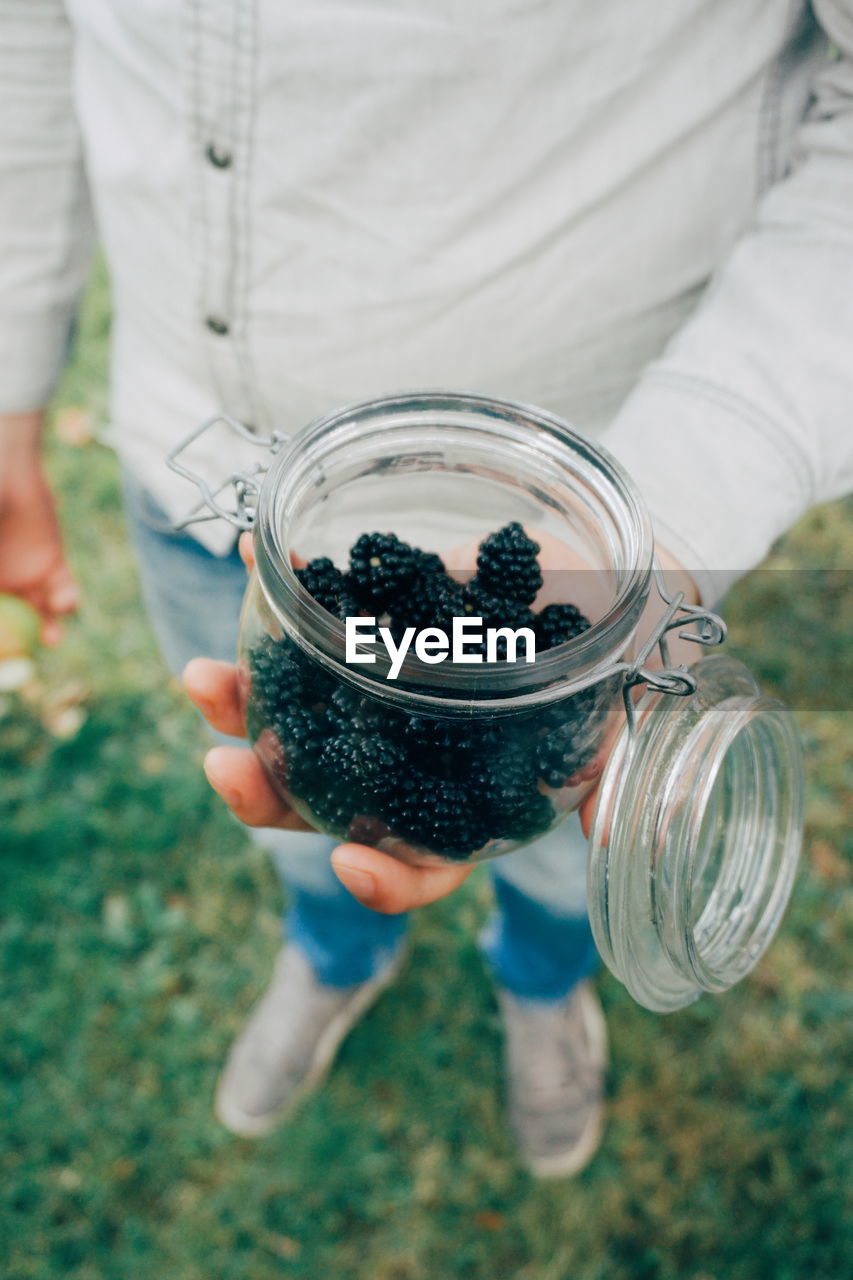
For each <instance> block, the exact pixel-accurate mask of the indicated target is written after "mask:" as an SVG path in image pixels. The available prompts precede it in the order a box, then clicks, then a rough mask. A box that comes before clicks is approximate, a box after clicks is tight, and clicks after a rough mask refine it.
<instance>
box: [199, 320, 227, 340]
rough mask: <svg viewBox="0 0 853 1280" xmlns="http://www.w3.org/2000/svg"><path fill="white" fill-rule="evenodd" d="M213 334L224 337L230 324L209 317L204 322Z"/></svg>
mask: <svg viewBox="0 0 853 1280" xmlns="http://www.w3.org/2000/svg"><path fill="white" fill-rule="evenodd" d="M204 323H205V324H206V325H207V327H208V329H209V330H210V332H211V333H218V334H220V336H224V335H225V334H226V333H227V332H228V324H227V323H226V321H225V320H220V319H219V317H218V316H208V317H207V319H206V320H205V322H204Z"/></svg>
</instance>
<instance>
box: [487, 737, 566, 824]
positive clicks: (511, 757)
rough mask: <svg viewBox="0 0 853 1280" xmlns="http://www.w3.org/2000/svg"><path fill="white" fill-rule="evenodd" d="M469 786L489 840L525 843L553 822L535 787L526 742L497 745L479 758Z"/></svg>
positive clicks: (545, 801) (532, 758) (545, 799)
mask: <svg viewBox="0 0 853 1280" xmlns="http://www.w3.org/2000/svg"><path fill="white" fill-rule="evenodd" d="M469 786H470V793H471V796H472V799H473V801H474V803H475V804H476V805H477V806H478V807H479V808H480V810H481V812H482V813H483V815H484V816H485V818H486V820H487V823H488V827H489V832H490V834H491V835H492V836H493V837H496V838H498V839H504V840H529V839H532V838H533V837H534V836H536V835H539V834H540V833H541V832H543V831H545V830H547V828H548V827H550V825H551V823H552V822H553V820H554V807H553V805H552V804H551V802H550V800H549V799H548V797H547V796H544V795H543V794H542V793H541V792H540V791H539V788H538V786H537V781H536V766H535V753H534V748H533V746H531V745H529V744H527V743H524V742H518V741H513V742H512V743H511V744H505V743H501V744H500V745H499V747H498V748H497V749H496V750H493V751H492V752H491V753H490V754H488V755H483V756H481V757H480V759H479V760H478V764H477V767H476V768H475V769H474V770H473V771H472V773H471V775H470V780H469Z"/></svg>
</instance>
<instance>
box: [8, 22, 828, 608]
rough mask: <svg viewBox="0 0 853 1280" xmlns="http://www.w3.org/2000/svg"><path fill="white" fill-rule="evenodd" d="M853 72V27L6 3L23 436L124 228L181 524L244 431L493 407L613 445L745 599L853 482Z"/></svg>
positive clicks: (11, 305)
mask: <svg viewBox="0 0 853 1280" xmlns="http://www.w3.org/2000/svg"><path fill="white" fill-rule="evenodd" d="M851 56H853V0H815V3H814V4H813V5H811V6H810V5H807V4H803V3H801V2H800V0H657V3H655V4H652V3H649V2H646V3H641V2H640V0H597V3H595V4H593V3H590V0H369V2H368V0H347V2H346V3H344V2H343V0H292V2H290V3H287V4H282V3H281V2H280V0H65V3H63V0H0V411H11V410H23V409H27V408H33V407H37V406H40V405H42V404H43V403H44V402H45V401H46V400H47V399H48V397H49V396H50V393H51V390H52V388H53V386H54V383H55V380H56V377H57V375H58V371H59V369H60V367H61V364H62V361H63V359H64V355H65V351H66V346H67V338H68V333H69V328H70V325H71V323H72V319H73V314H74V310H75V306H76V304H77V301H78V297H79V292H80V289H81V286H82V283H83V281H84V278H85V276H86V273H87V269H88V264H89V260H90V254H91V250H92V245H93V239H94V236H93V219H92V214H91V209H92V208H94V223H95V224H96V225H97V228H98V236H99V238H100V241H101V244H102V245H103V249H104V251H105V253H106V256H107V259H108V263H109V268H110V274H111V277H112V285H113V290H114V333H113V368H112V422H113V427H114V435H115V439H116V442H117V444H118V447H119V450H120V452H121V454H122V455H123V457H124V459H125V461H126V462H127V464H128V465H129V466H130V467H131V468H132V469H133V470H134V472H135V473H136V475H137V476H138V477H139V479H140V480H141V482H142V483H143V484H144V485H145V486H147V487H148V488H149V489H150V490H152V491H153V493H154V494H155V496H156V497H157V498H158V499H159V501H160V502H161V504H162V505H164V506H165V507H166V509H167V510H168V511H169V512H170V513H173V514H177V513H179V512H182V511H184V510H185V509H186V508H187V507H188V505H190V503H191V500H192V492H191V491H190V490H189V489H188V487H187V486H186V485H185V483H184V482H182V481H180V480H178V479H177V478H176V477H174V476H172V475H171V474H170V473H169V472H168V471H167V470H166V469H165V467H164V465H163V456H164V454H165V453H166V452H167V450H168V449H169V448H170V447H171V446H172V444H173V443H174V442H175V441H176V440H177V439H178V438H179V437H180V436H181V435H183V434H185V433H186V432H187V431H188V430H189V429H190V428H191V427H192V426H193V425H194V424H195V423H197V422H198V421H200V420H201V419H202V418H204V417H206V416H207V415H209V414H211V413H213V412H215V411H218V410H224V411H226V412H228V413H230V414H232V415H234V416H236V417H238V418H241V419H243V420H244V421H246V422H249V423H251V424H253V425H254V426H255V427H257V428H259V429H265V428H268V427H270V426H272V425H275V426H277V427H279V428H284V429H286V430H296V429H298V428H299V427H300V426H302V425H303V424H304V423H305V422H307V421H308V420H310V419H311V418H313V417H314V416H315V415H317V414H318V413H321V412H324V411H327V410H329V409H331V408H333V407H335V406H337V405H340V404H343V403H345V402H347V401H349V400H353V399H356V398H362V397H366V396H372V395H378V394H382V393H385V392H390V391H394V390H400V389H405V388H413V387H435V386H441V387H446V388H451V389H460V390H475V391H481V392H484V393H488V394H492V395H499V396H509V397H514V398H517V399H521V400H525V401H529V402H533V403H536V404H539V405H542V406H545V407H547V408H549V409H552V410H554V411H556V412H557V413H559V414H561V415H563V416H564V417H567V418H569V419H570V420H572V421H573V422H574V423H575V424H576V425H578V426H579V427H581V428H583V429H586V430H589V431H592V432H596V433H601V432H603V440H604V442H605V443H606V444H607V445H608V446H609V448H610V449H611V450H612V451H613V452H614V453H615V454H616V455H617V456H618V457H619V458H620V459H621V460H622V462H623V463H624V464H625V466H626V467H627V469H628V470H629V472H630V473H631V474H632V475H633V476H634V478H635V480H636V481H637V482H638V484H639V486H640V488H641V490H642V492H643V493H644V495H645V497H646V500H647V502H648V504H649V507H650V509H651V512H652V517H653V520H654V523H655V528H656V531H657V533H658V536H659V538H660V540H661V541H662V542H663V543H665V544H666V545H667V546H668V547H669V549H670V550H671V551H672V552H673V553H674V554H675V555H676V556H677V557H678V558H679V559H680V560H681V561H682V562H684V563H685V564H686V565H687V566H688V567H690V568H691V569H692V570H693V571H694V573H696V574H697V575H698V577H699V579H700V585H701V586H702V589H703V593H704V595H705V596H706V598H708V597H711V596H716V595H718V594H719V591H720V589H721V587H722V586H724V585H726V584H727V583H728V582H730V581H732V580H733V579H734V578H735V577H737V576H738V574H739V573H741V572H744V571H745V570H747V569H749V568H750V567H752V566H753V565H755V564H756V563H757V562H758V561H760V560H761V558H762V557H763V556H764V555H765V554H766V552H767V549H768V547H769V546H770V544H771V542H772V541H773V539H774V538H775V537H777V536H778V534H779V533H781V532H782V531H783V530H784V529H785V528H786V527H787V526H788V525H790V524H791V523H792V522H793V521H794V520H795V519H796V517H797V516H798V515H799V514H800V513H802V512H803V511H804V510H805V509H806V508H807V507H809V506H810V505H812V504H813V503H815V502H818V501H820V500H822V499H825V498H829V497H832V496H834V495H836V494H838V493H840V492H842V491H843V490H845V489H846V488H847V487H848V486H849V484H850V479H851V475H853V60H851ZM709 281H710V285H709ZM245 460H246V459H245V456H244V454H243V453H242V451H241V447H239V446H238V445H236V444H234V443H232V442H229V441H227V440H225V439H224V438H217V439H212V440H210V441H209V442H208V445H207V451H206V460H205V464H204V465H205V467H206V468H207V470H208V474H209V475H210V477H213V476H215V475H222V474H223V473H225V472H227V471H228V470H230V469H232V468H234V467H236V466H238V465H241V464H242V463H243V462H244V461H245ZM197 536H198V537H199V538H200V539H202V540H204V541H205V542H206V543H207V545H208V546H210V547H211V548H212V549H214V550H216V551H219V552H221V551H223V550H225V548H226V547H227V546H228V545H230V542H231V532H230V530H228V529H227V528H223V527H220V528H217V527H216V526H211V525H203V526H200V527H199V528H198V535H197ZM715 571H716V572H717V573H718V575H719V576H718V578H717V581H716V583H713V584H712V582H711V578H710V576H709V575H711V574H712V573H714V572H715Z"/></svg>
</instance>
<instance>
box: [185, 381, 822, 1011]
mask: <svg viewBox="0 0 853 1280" xmlns="http://www.w3.org/2000/svg"><path fill="white" fill-rule="evenodd" d="M233 425H234V427H235V429H237V430H238V431H240V433H241V434H242V435H244V436H245V435H246V432H245V429H242V428H240V427H239V426H238V424H233ZM201 429H203V428H201ZM201 429H200V430H201ZM194 434H195V435H197V434H198V433H194ZM193 438H194V437H191V438H190V440H192V439H193ZM265 443H266V444H270V445H271V446H272V448H273V450H277V455H276V456H275V458H274V460H273V461H272V463H271V464H270V466H269V469H268V470H267V471H266V474H265V475H264V476H263V479H261V475H260V474H259V473H258V472H259V470H260V471H261V473H262V469H258V468H256V469H254V470H253V471H250V472H247V473H244V474H243V475H241V476H240V477H237V478H236V482H235V494H236V498H237V511H236V513H232V516H231V518H234V520H235V523H238V524H240V525H241V527H253V530H254V550H255V569H254V571H253V573H252V575H251V578H250V582H249V587H248V590H247V594H246V600H245V604H244V608H243V616H242V620H241V630H240V642H239V658H238V661H239V669H240V672H241V688H242V692H243V700H244V709H245V715H246V723H247V729H248V733H249V737H250V740H251V741H252V744H253V746H254V749H255V751H256V752H257V754H258V755H259V757H260V759H261V761H262V763H263V765H264V768H265V770H266V772H267V774H268V775H269V777H270V779H271V781H272V783H273V785H274V787H275V788H276V789H277V790H278V791H279V793H280V794H281V796H282V797H283V798H284V799H285V800H286V801H287V803H288V804H290V805H291V806H292V807H293V808H294V809H295V810H297V811H298V812H299V813H300V814H301V815H302V816H303V817H304V818H305V819H306V820H307V821H308V822H309V823H311V824H312V825H313V826H315V827H317V828H318V829H320V830H322V831H325V832H328V833H329V834H330V835H333V836H335V837H337V838H339V839H341V840H345V839H347V840H357V841H360V842H363V843H367V844H370V845H373V846H374V847H377V848H379V849H382V850H384V851H386V852H388V853H391V854H393V855H394V856H396V857H398V858H400V859H401V860H403V861H406V862H409V863H411V864H415V865H427V866H429V865H443V864H446V863H448V862H454V863H458V862H466V863H474V862H480V861H483V860H484V859H488V858H492V857H496V856H499V855H501V854H504V853H507V852H509V851H510V850H513V849H517V848H519V847H522V846H523V845H525V844H528V843H530V842H531V841H533V840H535V839H536V838H537V837H539V836H540V835H542V834H544V833H545V832H546V831H548V830H550V829H551V828H552V827H554V826H555V825H557V824H558V823H559V822H561V821H562V820H563V819H564V818H565V817H566V816H567V815H568V814H569V813H571V812H572V811H573V810H575V809H576V808H577V807H578V806H579V804H580V803H581V802H582V801H583V800H584V798H585V797H586V796H587V795H588V794H589V792H590V791H591V789H592V788H593V787H594V786H595V785H596V783H600V786H599V796H598V801H597V808H596V814H595V818H594V820H593V829H592V836H591V852H590V871H589V905H590V917H591V922H592V927H593V932H594V934H595V937H596V941H597V943H598V946H599V950H600V952H601V954H602V957H603V958H604V960H605V962H606V963H607V964H608V966H609V967H610V968H611V969H612V970H613V972H614V973H615V974H616V975H617V976H618V977H619V978H620V979H621V980H622V981H623V982H624V983H625V985H626V986H627V987H628V988H629V990H630V991H631V992H632V994H633V995H634V996H635V998H636V999H637V1000H638V1001H639V1002H640V1003H642V1004H644V1005H646V1006H647V1007H649V1008H654V1009H671V1008H676V1007H679V1006H680V1005H683V1004H686V1003H689V1001H690V1000H692V999H695V998H696V997H697V996H698V995H699V994H701V992H702V991H703V990H709V991H719V990H723V989H725V988H726V987H727V986H730V985H731V984H732V982H734V981H737V980H738V978H740V977H742V976H743V974H744V973H745V972H747V971H748V970H749V969H750V968H751V967H752V966H753V965H754V963H755V962H756V960H757V959H758V956H759V955H760V954H761V953H762V951H763V950H764V948H765V947H766V945H767V943H768V942H769V940H770V938H771V937H772V935H773V933H774V932H775V929H776V928H777V927H778V924H779V921H780V919H781V915H782V912H783V911H784V907H785V904H786V902H787V899H788V896H789V893H790V889H791V884H792V880H793V874H794V869H795V867H796V861H797V855H798V850H799V841H800V832H801V826H802V779H801V771H802V765H801V760H800V755H799V745H798V741H797V737H796V734H795V732H794V730H793V728H792V725H791V722H790V718H789V717H788V716H787V713H785V712H784V710H783V709H782V708H781V707H780V706H779V705H778V704H777V703H774V702H772V700H769V699H763V698H761V696H760V694H759V692H758V690H757V688H756V686H755V684H754V682H753V681H752V679H751V677H750V676H749V673H748V672H747V671H746V670H745V669H744V668H743V667H742V665H741V664H739V663H736V662H734V661H733V660H731V659H728V658H722V657H713V658H706V659H703V660H702V661H700V662H698V663H697V664H695V666H693V667H692V668H691V669H690V671H689V672H687V673H685V671H684V669H683V668H679V669H677V670H670V671H665V672H659V673H657V674H653V673H651V672H649V671H648V670H646V668H645V667H644V666H643V662H645V661H646V658H647V657H648V654H649V652H650V651H651V649H652V648H653V647H654V645H655V644H656V643H657V644H659V645H660V648H661V653H662V655H663V657H664V659H666V658H667V651H666V640H665V636H666V632H667V631H669V630H672V629H674V628H677V627H679V626H682V627H683V626H685V625H687V624H689V623H690V621H691V617H693V618H694V620H696V619H698V620H700V621H701V623H702V627H700V630H699V632H698V633H697V632H696V631H694V630H692V629H691V631H690V632H689V633H687V634H688V638H692V639H696V640H699V641H700V642H702V643H709V642H711V643H716V642H718V641H719V639H721V638H722V636H723V634H724V629H723V628H722V624H719V623H718V620H716V619H714V616H713V615H710V614H707V613H705V612H703V611H701V610H695V609H694V610H692V612H691V610H690V607H689V606H686V605H684V604H683V603H682V602H681V600H680V598H677V599H675V600H671V599H670V598H669V597H668V595H667V594H666V591H665V589H664V588H663V586H662V584H661V583H660V580H658V583H659V585H660V587H661V595H662V599H663V601H664V604H665V605H666V608H665V609H664V616H663V618H662V621H661V623H660V625H659V627H658V630H657V632H656V634H655V635H653V636H652V638H651V639H650V640H649V641H648V642H646V644H645V645H644V647H643V649H642V650H641V652H640V653H639V654H638V655H637V654H633V653H632V646H633V644H634V641H635V637H636V632H637V627H638V623H639V620H640V617H641V614H642V613H643V610H644V608H645V606H646V604H647V601H648V598H649V593H650V589H651V586H652V583H653V580H654V574H653V556H654V546H653V539H652V532H651V527H650V523H649V519H648V515H647V513H646V511H645V509H644V506H643V504H642V501H641V500H640V498H639V496H638V494H637V492H636V491H635V489H634V487H633V485H632V483H631V481H630V480H629V478H628V477H627V476H626V475H625V474H624V472H623V471H622V470H621V468H620V467H619V465H618V464H617V463H616V462H615V461H614V460H613V459H612V458H611V457H610V456H609V455H608V454H607V453H606V452H605V451H604V450H603V449H601V448H600V447H598V446H596V445H595V444H593V443H592V442H591V441H589V440H588V439H586V438H585V437H583V436H582V435H580V434H579V433H578V432H576V431H574V430H573V429H572V428H570V427H569V426H568V425H567V424H566V423H564V422H562V421H561V420H560V419H558V418H556V417H554V416H553V415H551V414H548V413H546V412H543V411H541V410H538V409H533V408H530V407H527V406H523V405H518V404H514V403H511V402H506V401H498V400H493V399H489V398H487V397H482V396H474V395H458V394H451V393H413V394H409V395H399V396H391V397H385V398H383V399H378V400H374V401H370V402H366V403H363V404H358V405H354V406H348V407H346V408H344V409H341V410H339V411H337V412H335V413H333V414H330V415H328V416H327V417H324V418H322V419H321V420H318V421H316V422H315V423H312V424H310V425H309V426H308V427H306V428H305V429H304V430H303V431H301V432H300V433H299V434H298V435H297V436H295V437H294V438H293V439H292V440H290V441H283V440H282V439H281V438H280V437H275V438H274V439H273V440H272V441H268V442H265ZM183 447H184V446H179V448H178V449H177V450H175V451H174V454H173V455H172V459H171V462H172V464H173V465H174V466H175V469H176V470H179V471H180V472H181V473H182V474H184V475H189V476H191V477H192V478H194V479H195V480H196V482H197V483H199V481H198V477H194V476H192V473H191V472H189V471H187V470H186V468H185V467H183V465H178V464H177V461H176V458H177V455H178V453H180V452H181V449H182V448H183ZM199 487H200V488H201V489H202V493H203V495H204V497H205V499H206V502H207V504H208V506H210V507H211V508H212V509H213V511H214V512H217V513H219V514H228V513H227V512H226V511H225V509H224V508H223V507H222V505H221V504H220V503H219V502H218V501H217V500H216V499H215V498H214V496H213V495H212V494H211V492H210V490H209V489H207V488H206V487H205V486H204V485H203V483H200V484H199ZM514 521H517V522H518V523H519V524H521V525H523V527H524V529H525V531H526V532H527V533H529V534H530V535H531V536H533V537H534V538H535V539H536V540H537V541H538V542H539V543H540V544H541V546H542V556H541V559H542V561H543V563H545V564H546V566H547V565H553V566H554V567H550V568H549V567H545V569H544V573H543V577H544V579H545V582H544V586H543V592H544V593H545V594H546V595H547V597H548V598H549V599H550V600H552V601H557V602H560V603H572V604H576V605H579V606H580V607H582V610H583V612H584V614H585V615H586V618H587V619H588V622H589V625H588V626H587V627H586V629H584V630H583V631H582V632H581V633H580V634H577V635H575V636H574V637H573V638H571V639H568V640H567V641H566V642H564V643H558V644H556V646H555V647H553V648H547V649H542V650H540V651H539V652H537V653H536V655H535V660H533V661H531V662H528V661H514V662H511V661H483V660H477V661H473V660H469V661H463V662H457V661H449V660H446V661H441V662H439V661H436V660H434V659H433V660H432V661H427V660H426V655H423V656H422V657H419V656H417V655H416V654H414V653H412V652H411V651H410V652H409V653H408V654H407V656H406V657H405V658H404V660H403V661H402V663H401V664H400V665H399V669H398V671H397V672H396V674H395V673H394V670H393V665H392V662H391V659H390V657H389V655H388V654H387V653H385V652H383V648H382V646H381V645H366V644H365V645H362V646H361V647H360V648H358V649H357V650H356V651H353V650H352V649H350V651H349V652H348V650H347V637H346V634H345V626H344V622H343V621H342V619H341V618H340V617H336V616H334V615H333V614H332V613H330V612H327V611H326V609H324V608H323V607H321V605H320V604H319V603H318V602H317V601H316V600H315V599H314V598H313V597H312V596H311V595H310V594H309V593H308V591H306V589H305V588H304V586H303V585H302V582H301V581H300V577H299V575H298V572H297V571H298V569H299V568H300V567H301V566H303V565H304V564H305V563H306V562H307V561H309V560H315V559H317V558H318V557H328V559H329V560H331V561H333V562H334V564H335V565H337V566H339V567H340V568H341V569H345V568H346V566H347V558H348V553H349V549H350V548H351V546H352V544H353V543H354V542H355V541H356V540H357V539H358V538H359V537H360V536H361V535H362V534H364V533H366V532H369V531H381V532H382V533H383V534H385V533H393V534H394V535H396V536H397V537H398V538H400V539H402V540H404V541H405V542H406V543H409V544H412V545H415V546H418V547H420V548H422V549H423V550H424V551H426V552H429V553H438V554H439V555H440V556H441V557H442V559H443V561H444V563H445V565H446V567H447V570H448V571H449V572H450V573H452V574H453V576H454V577H455V578H457V579H458V580H460V581H461V580H464V579H465V578H466V577H470V576H471V574H472V572H473V570H474V568H475V562H476V552H477V547H478V545H479V544H480V543H481V542H482V541H483V539H484V538H485V537H487V536H488V535H490V534H493V533H494V532H495V531H496V530H497V529H499V528H503V527H505V526H506V525H507V524H509V523H510V522H514ZM567 565H569V566H571V567H569V568H567V567H566V566H567ZM537 603H538V602H537ZM662 608H663V606H662ZM383 621H384V622H385V623H386V624H387V623H389V619H388V618H387V617H385V618H384V619H383V618H382V617H379V618H376V619H374V623H375V624H376V625H382V624H383ZM369 622H370V620H369V619H366V620H365V626H367V625H368V624H369ZM703 628H704V633H703ZM681 634H685V632H684V631H682V632H681ZM397 639H399V637H397ZM481 658H482V655H481ZM392 677H393V678H392ZM643 682H645V683H647V684H649V685H650V686H655V687H656V688H657V689H658V690H659V692H654V693H647V694H646V696H645V697H644V699H643V700H642V702H641V703H640V704H639V706H638V709H637V710H636V711H635V710H634V709H633V702H632V699H631V687H632V686H633V685H635V684H638V683H643ZM694 691H695V692H694ZM672 693H680V694H689V695H690V696H688V697H670V696H668V695H669V694H672ZM626 710H627V712H628V715H627V718H626V716H625V711H626ZM620 722H622V723H623V727H622V729H621V732H620V730H619V724H620ZM614 737H615V739H616V745H615V747H613V746H611V745H610V744H612V742H613V739H614Z"/></svg>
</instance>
